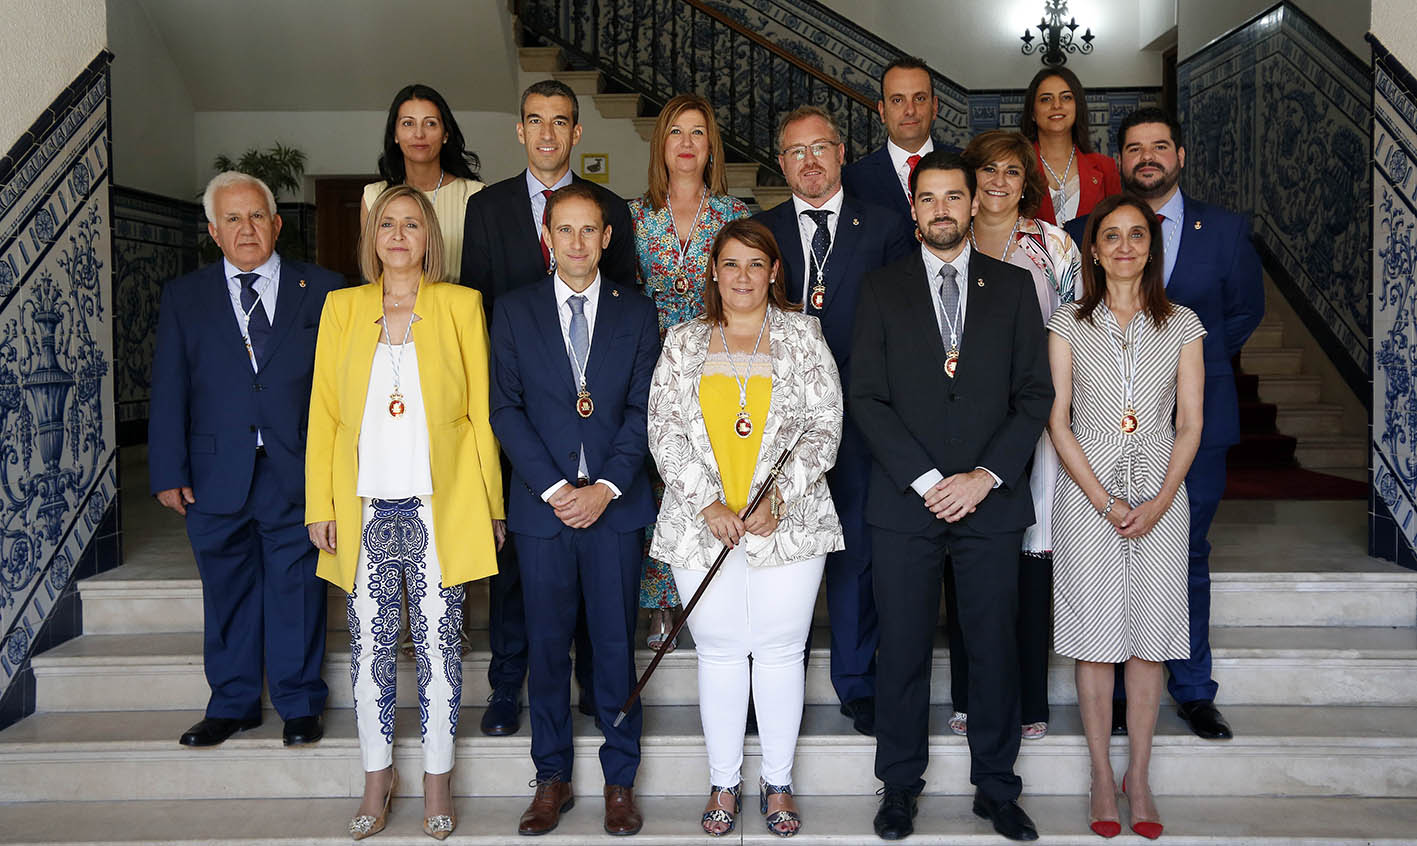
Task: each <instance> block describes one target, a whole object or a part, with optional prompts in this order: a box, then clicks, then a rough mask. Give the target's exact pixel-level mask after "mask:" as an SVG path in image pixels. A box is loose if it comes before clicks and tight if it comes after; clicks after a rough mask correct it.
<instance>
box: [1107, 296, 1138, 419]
mask: <svg viewBox="0 0 1417 846" xmlns="http://www.w3.org/2000/svg"><path fill="white" fill-rule="evenodd" d="M1107 313H1108V314H1109V315H1111V316H1112V323H1113V325H1115V326H1116V327H1117V332H1116V333H1112V332H1110V331H1109V332H1108V334H1109V335H1111V336H1112V340H1113V341H1115V342H1117V344H1118V346H1117V348H1116V349H1114V350H1113V352H1114V353H1115V354H1116V356H1117V373H1118V375H1119V376H1121V377H1122V416H1121V419H1120V420H1119V421H1118V423H1117V428H1119V429H1121V430H1122V434H1124V435H1130V434H1132V433H1133V432H1135V431H1136V430H1137V429H1138V428H1139V426H1140V425H1141V424H1140V421H1139V420H1138V418H1137V411H1136V405H1135V404H1134V400H1133V398H1132V389H1133V388H1134V387H1135V385H1136V377H1137V352H1138V350H1137V345H1136V344H1135V343H1131V342H1129V341H1128V340H1127V331H1126V330H1125V329H1123V328H1122V326H1121V324H1120V323H1118V322H1117V315H1115V314H1113V313H1112V308H1111V306H1108V307H1107ZM1136 322H1137V315H1132V319H1131V320H1130V321H1128V323H1127V329H1131V328H1132V326H1133V325H1134V324H1135V323H1136ZM1128 352H1130V353H1131V355H1130V356H1128V355H1127V353H1128Z"/></svg>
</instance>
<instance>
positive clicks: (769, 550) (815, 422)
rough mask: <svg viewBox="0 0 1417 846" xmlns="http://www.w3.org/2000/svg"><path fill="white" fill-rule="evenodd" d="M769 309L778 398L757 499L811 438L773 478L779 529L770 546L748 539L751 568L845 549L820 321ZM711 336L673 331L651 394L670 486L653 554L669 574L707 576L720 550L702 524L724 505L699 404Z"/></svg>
mask: <svg viewBox="0 0 1417 846" xmlns="http://www.w3.org/2000/svg"><path fill="white" fill-rule="evenodd" d="M768 308H769V311H770V317H769V320H768V339H769V343H770V348H771V355H772V399H771V401H770V402H769V404H768V416H767V422H766V423H765V424H764V428H763V443H762V447H761V449H760V451H759V453H758V465H757V469H756V470H755V471H754V473H753V486H752V492H753V493H756V492H757V491H758V489H759V488H761V487H762V484H763V481H764V480H765V479H766V478H767V474H768V471H769V470H770V469H771V468H772V465H773V464H774V463H776V461H777V458H778V456H780V455H781V454H782V451H783V450H784V449H786V448H787V447H788V446H790V445H791V444H792V442H793V441H794V440H795V439H796V438H797V436H798V434H801V433H805V434H803V437H802V440H801V442H800V443H798V445H797V448H796V449H795V450H794V451H793V453H792V457H791V458H789V459H788V461H787V464H786V465H785V466H784V467H783V471H782V474H781V475H780V476H779V477H778V480H777V485H778V489H779V490H781V491H782V496H783V501H784V506H785V513H784V514H783V515H782V516H781V517H780V520H779V523H778V526H777V530H776V531H774V532H773V533H772V534H771V535H769V536H767V537H765V538H763V537H758V536H757V535H752V534H750V535H747V536H746V545H745V547H744V549H745V551H746V553H747V556H748V565H749V566H750V567H769V566H772V565H775V564H788V563H791V562H794V561H801V560H803V559H805V558H813V557H815V556H818V555H825V554H826V553H828V552H835V551H837V550H839V549H843V548H844V544H843V541H842V534H841V521H840V520H839V519H837V515H836V507H835V506H834V505H833V504H832V498H831V491H830V490H829V489H828V488H827V476H826V474H827V471H828V470H830V469H831V467H832V465H833V464H835V463H836V450H837V447H838V446H839V445H840V443H841V424H842V398H841V379H840V378H839V377H838V375H837V370H836V361H835V360H834V359H833V358H832V354H831V350H830V349H828V348H827V342H826V340H825V339H824V338H823V337H822V327H821V324H820V323H819V322H818V321H817V318H815V317H808V316H806V315H803V314H799V313H796V312H785V311H780V310H778V309H776V308H773V307H772V306H769V307H768ZM711 330H712V326H711V325H710V324H709V323H708V322H707V321H705V320H702V319H698V318H696V319H694V320H690V321H688V322H686V323H681V324H679V325H678V326H675V327H673V328H672V329H670V330H669V333H668V334H667V335H666V336H665V338H664V346H663V348H662V349H661V351H660V354H659V363H658V364H657V365H656V366H655V369H654V381H653V382H652V383H651V384H650V389H649V450H650V454H651V455H653V456H654V460H655V463H656V464H657V465H658V466H659V475H660V478H662V479H663V480H664V501H663V504H662V505H661V506H660V509H659V520H658V522H657V523H656V524H655V528H654V541H653V543H652V544H651V545H650V555H651V556H653V557H654V558H657V559H659V560H660V561H663V562H665V563H667V564H669V565H670V566H673V567H687V568H690V569H699V570H704V569H708V567H710V566H711V565H712V564H713V560H714V558H716V557H717V556H718V553H719V550H721V549H722V548H723V545H722V544H721V543H719V542H718V540H717V539H716V538H715V537H714V536H713V533H712V532H710V531H709V528H708V524H707V523H706V522H705V521H704V519H703V518H702V517H701V516H699V512H701V511H703V510H704V509H705V508H707V507H708V506H709V505H710V504H712V503H713V502H714V501H715V500H718V501H723V482H722V480H721V479H720V478H719V474H718V464H717V462H716V461H715V460H714V457H713V447H712V445H711V444H710V443H709V437H708V430H707V429H706V428H705V427H704V414H703V410H702V408H701V407H700V405H699V377H700V376H701V375H702V373H703V368H704V360H705V359H706V358H707V357H708V346H709V333H710V331H711ZM750 495H751V494H750Z"/></svg>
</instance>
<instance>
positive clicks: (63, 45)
mask: <svg viewBox="0 0 1417 846" xmlns="http://www.w3.org/2000/svg"><path fill="white" fill-rule="evenodd" d="M0 21H4V25H3V26H0V155H3V154H4V153H5V152H7V151H8V150H9V149H10V147H11V146H12V145H13V144H14V143H15V142H16V141H18V140H19V137H20V133H22V132H24V131H25V130H27V129H29V128H30V124H32V123H34V121H35V118H37V117H39V113H40V112H41V111H43V110H44V109H46V108H48V107H49V104H50V103H52V102H53V101H54V98H55V97H57V96H59V92H60V91H63V90H64V87H65V86H66V85H68V84H69V83H71V82H73V81H74V77H76V76H78V75H79V71H82V70H83V69H84V68H85V67H87V66H88V63H89V62H91V61H93V59H94V57H95V56H97V55H98V52H99V51H100V50H102V49H103V48H104V45H105V44H106V43H107V35H106V28H105V22H104V7H103V0H44V2H43V4H36V3H34V2H33V0H0Z"/></svg>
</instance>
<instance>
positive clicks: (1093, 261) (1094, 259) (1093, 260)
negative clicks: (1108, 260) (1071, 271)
mask: <svg viewBox="0 0 1417 846" xmlns="http://www.w3.org/2000/svg"><path fill="white" fill-rule="evenodd" d="M1092 263H1093V264H1097V263H1098V262H1097V256H1093V257H1092Z"/></svg>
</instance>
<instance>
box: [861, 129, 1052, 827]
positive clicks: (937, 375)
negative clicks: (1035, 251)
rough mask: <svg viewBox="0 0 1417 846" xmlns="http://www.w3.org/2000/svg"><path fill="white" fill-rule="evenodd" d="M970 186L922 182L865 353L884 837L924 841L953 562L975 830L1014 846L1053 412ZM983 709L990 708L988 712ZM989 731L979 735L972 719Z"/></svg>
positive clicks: (1034, 326) (955, 163)
mask: <svg viewBox="0 0 1417 846" xmlns="http://www.w3.org/2000/svg"><path fill="white" fill-rule="evenodd" d="M974 188H975V184H974V171H973V170H971V169H970V168H968V167H966V166H965V164H964V162H963V160H962V159H961V158H960V157H959V155H958V154H956V153H946V152H940V151H936V152H934V153H931V154H929V155H928V156H925V157H924V158H923V159H921V160H920V163H919V165H918V166H917V167H916V168H915V172H914V173H913V174H912V176H911V189H912V195H913V196H914V202H913V211H914V216H915V221H916V226H917V228H918V230H919V232H920V233H921V237H922V240H923V243H922V244H921V246H920V250H919V251H918V252H914V253H912V254H911V255H910V256H908V257H906V258H905V259H903V260H901V261H899V262H896V263H895V264H892V265H890V266H889V267H885V268H882V269H881V270H878V271H876V272H874V273H871V274H869V275H868V276H867V277H866V280H865V282H864V284H863V286H862V290H861V303H860V305H859V307H858V309H857V313H856V330H855V337H854V341H853V345H852V358H853V360H854V362H853V365H852V366H853V369H854V373H853V378H852V381H851V389H850V392H849V396H850V402H851V406H850V408H851V414H852V416H853V417H854V418H855V420H856V424H857V425H858V426H860V428H861V433H862V434H863V435H864V436H865V438H866V444H867V446H868V447H870V450H871V455H872V458H873V459H874V464H873V465H872V469H871V483H870V492H869V494H868V498H867V507H866V521H867V522H868V523H870V524H871V528H872V541H873V546H874V550H875V561H874V573H875V588H876V606H877V607H878V608H879V609H880V611H881V645H880V659H879V664H878V667H877V675H876V688H877V708H876V777H877V778H879V779H881V781H883V782H885V790H884V791H883V793H882V799H881V806H880V810H879V811H878V812H877V814H876V819H875V829H876V833H877V834H878V835H880V836H881V837H883V838H885V839H887V840H895V839H899V838H902V837H905V836H906V835H908V834H910V833H911V831H913V830H914V823H913V819H914V816H915V802H916V796H917V795H919V793H920V790H921V788H923V787H924V785H925V782H924V780H923V779H922V778H921V776H922V775H923V774H924V772H925V768H926V765H927V764H928V763H929V740H930V738H929V706H930V669H931V662H932V657H933V655H932V653H933V650H934V637H935V629H936V627H937V625H938V623H939V607H940V583H941V579H942V574H943V573H944V572H945V557H946V556H947V555H948V556H950V557H951V558H952V559H953V564H954V573H953V575H954V581H955V588H956V591H957V593H958V596H959V612H960V624H961V626H962V628H963V630H964V642H965V644H966V647H967V651H968V660H969V677H970V679H969V681H970V692H969V695H970V709H969V710H970V719H969V752H970V760H971V766H970V776H969V780H970V782H972V783H973V784H974V785H975V794H974V813H976V814H978V815H979V816H981V817H986V818H988V819H990V820H991V821H992V822H993V824H994V829H995V830H996V831H998V832H999V833H1000V834H1002V835H1004V836H1005V837H1008V838H1010V839H1014V840H1035V839H1037V837H1038V832H1037V830H1036V829H1035V828H1034V826H1033V822H1032V821H1031V820H1030V819H1029V818H1028V815H1027V814H1026V813H1024V811H1023V809H1022V808H1020V807H1019V805H1018V801H1017V800H1018V796H1019V794H1020V792H1021V791H1022V782H1021V781H1020V779H1019V778H1018V776H1016V775H1015V774H1014V772H1013V765H1014V760H1015V758H1017V756H1018V748H1019V728H1018V727H1019V680H1018V676H1017V666H1018V664H1017V642H1016V638H1015V621H1016V618H1017V616H1018V550H1019V546H1020V544H1021V543H1022V539H1023V530H1024V529H1025V528H1026V527H1028V526H1029V525H1030V524H1032V523H1033V519H1034V517H1033V501H1032V499H1031V497H1030V495H1029V490H1028V473H1027V471H1028V465H1029V461H1030V459H1031V458H1032V456H1033V447H1034V444H1036V443H1037V441H1038V436H1039V434H1040V433H1041V432H1042V431H1043V425H1044V422H1045V421H1046V420H1047V417H1048V413H1049V410H1050V408H1051V407H1052V402H1053V385H1052V380H1051V378H1050V376H1049V371H1048V360H1047V355H1046V347H1045V341H1044V332H1043V319H1042V316H1041V315H1040V314H1039V311H1038V301H1037V298H1036V297H1035V296H1034V293H1033V282H1032V281H1031V279H1030V277H1029V275H1028V274H1027V273H1026V272H1024V271H1023V270H1021V269H1019V268H1016V267H1013V266H1012V265H1008V264H1004V263H1003V262H1000V261H996V260H995V259H992V258H990V257H988V256H986V255H983V254H981V253H979V252H977V251H974V250H971V249H970V245H969V241H968V239H967V238H966V237H965V236H966V233H967V232H968V231H969V223H970V220H971V219H972V217H973V215H974V211H975V209H977V208H978V203H977V200H976V199H975V196H974ZM976 703H978V704H976ZM976 714H978V715H979V717H981V718H982V719H979V720H978V722H977V723H976V717H975V715H976Z"/></svg>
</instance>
